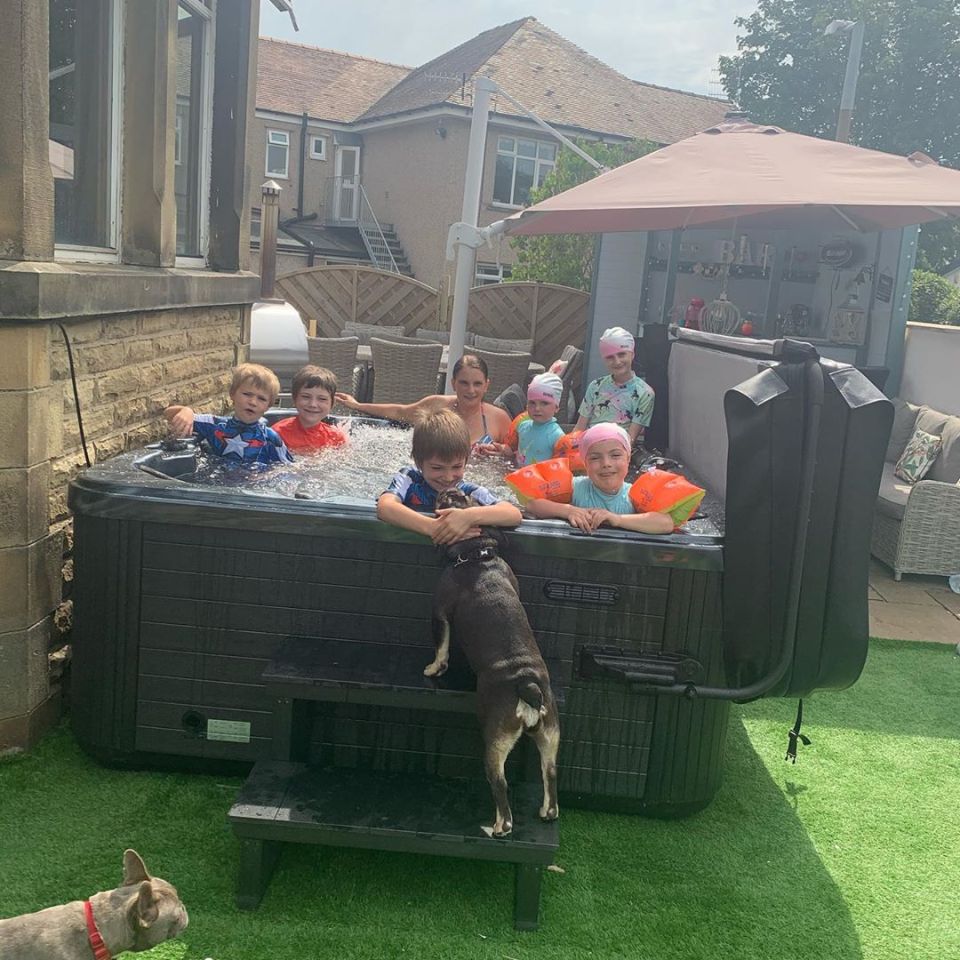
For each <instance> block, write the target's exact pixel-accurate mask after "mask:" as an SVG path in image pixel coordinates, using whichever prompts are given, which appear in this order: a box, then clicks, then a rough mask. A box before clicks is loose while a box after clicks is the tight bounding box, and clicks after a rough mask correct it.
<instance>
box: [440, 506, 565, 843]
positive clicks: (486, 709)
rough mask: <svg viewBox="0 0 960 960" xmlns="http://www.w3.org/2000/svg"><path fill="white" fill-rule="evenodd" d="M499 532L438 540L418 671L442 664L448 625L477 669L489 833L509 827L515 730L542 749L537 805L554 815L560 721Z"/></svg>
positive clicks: (501, 833)
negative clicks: (439, 567)
mask: <svg viewBox="0 0 960 960" xmlns="http://www.w3.org/2000/svg"><path fill="white" fill-rule="evenodd" d="M468 505H469V501H468V499H467V497H466V496H465V495H464V494H463V493H462V492H461V491H459V490H447V491H444V492H443V493H441V494H440V495H439V496H438V497H437V509H438V510H441V509H445V508H455V509H456V508H463V507H466V506H468ZM501 544H502V534H500V532H499V531H498V530H496V529H494V528H489V527H488V528H483V529H482V532H481V535H480V536H479V537H475V538H473V539H470V540H461V541H460V542H459V543H454V544H451V545H450V546H447V547H443V548H442V549H443V552H444V557H445V559H446V560H447V565H446V566H445V568H444V570H443V572H442V573H441V574H440V579H439V581H438V582H437V587H436V590H435V591H434V595H433V638H434V643H435V644H436V655H435V657H434V660H433V663H431V664H430V665H429V666H428V667H427V668H426V669H425V670H424V671H423V672H424V675H425V676H427V677H439V676H440V675H441V674H443V673H444V671H446V669H447V665H448V662H449V656H450V636H451V633H452V634H453V637H454V638H455V640H456V642H457V643H458V644H459V645H460V647H461V649H462V650H463V652H464V654H465V655H466V658H467V661H468V663H469V664H470V667H471V668H472V669H473V672H474V673H475V674H476V677H477V714H478V716H479V718H480V726H481V730H482V733H483V739H484V744H485V755H484V766H485V768H486V774H487V780H488V781H489V783H490V788H491V790H492V791H493V800H494V803H495V805H496V819H495V821H494V825H493V836H495V837H505V836H506V835H507V834H509V833H510V832H511V830H512V829H513V815H512V813H511V811H510V802H509V799H508V796H507V780H506V777H505V775H504V764H505V762H506V759H507V757H508V756H509V754H510V751H511V750H512V749H513V748H514V746H515V745H516V743H517V741H518V740H519V739H520V736H521V734H524V733H526V734H527V735H529V736H530V737H532V738H533V741H534V743H536V745H537V749H538V750H539V752H540V769H541V773H542V776H543V805H542V806H541V807H540V817H541V818H542V819H544V820H556V819H557V817H558V816H559V808H558V806H557V749H558V747H559V745H560V723H559V720H558V717H557V707H556V703H555V702H554V699H553V691H552V690H551V689H550V675H549V673H548V672H547V667H546V664H545V663H544V662H543V657H542V656H541V655H540V649H539V648H538V647H537V641H536V638H535V637H534V635H533V631H532V630H531V629H530V622H529V620H527V614H526V611H525V610H524V609H523V605H522V604H521V603H520V594H519V590H518V587H517V578H516V577H515V576H514V574H513V571H512V570H511V569H510V567H509V566H508V565H507V563H506V561H505V560H503V559H502V558H501V557H500V555H499V548H500V546H501Z"/></svg>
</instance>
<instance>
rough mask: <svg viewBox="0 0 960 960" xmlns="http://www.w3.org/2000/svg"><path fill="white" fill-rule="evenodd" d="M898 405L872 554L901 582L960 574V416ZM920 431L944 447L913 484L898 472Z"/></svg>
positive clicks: (882, 486) (882, 479)
mask: <svg viewBox="0 0 960 960" xmlns="http://www.w3.org/2000/svg"><path fill="white" fill-rule="evenodd" d="M893 402H894V406H895V408H896V413H895V415H894V421H893V429H892V431H891V433H890V443H889V446H888V447H887V455H886V462H885V463H884V465H883V474H882V477H881V479H880V492H879V496H878V498H877V509H876V511H875V512H874V517H873V537H872V541H871V546H870V549H871V552H872V553H873V555H874V556H875V557H876V558H877V559H878V560H882V561H883V562H884V563H885V564H887V566H889V567H890V568H891V569H892V570H893V576H894V579H895V580H899V579H900V578H901V576H902V575H903V574H904V573H926V574H935V575H940V576H949V575H951V574H954V573H960V486H958V485H957V484H958V481H960V417H954V416H949V415H948V414H945V413H940V412H939V411H937V410H933V409H931V408H930V407H924V406H916V405H914V404H912V403H907V402H906V401H905V400H899V399H898V400H894V401H893ZM915 427H918V428H919V429H921V430H924V431H925V432H927V433H932V434H934V435H936V436H938V437H940V439H941V441H942V444H943V445H942V447H941V449H940V454H939V455H938V457H937V459H936V460H935V461H934V463H933V466H932V467H931V468H930V470H929V472H928V473H927V475H926V476H925V477H924V478H923V479H922V480H920V481H918V482H917V483H915V484H912V485H911V484H908V483H904V482H903V481H902V480H900V479H899V478H898V477H897V476H896V475H895V474H894V472H893V471H894V467H895V466H896V463H897V460H898V459H899V458H900V454H901V453H903V450H904V447H906V445H907V442H908V441H909V440H910V437H911V436H912V434H913V431H914V428H915Z"/></svg>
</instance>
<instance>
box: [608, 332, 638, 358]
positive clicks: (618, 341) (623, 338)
mask: <svg viewBox="0 0 960 960" xmlns="http://www.w3.org/2000/svg"><path fill="white" fill-rule="evenodd" d="M634 349H635V344H634V340H633V334H632V333H630V332H629V331H628V330H624V329H623V327H610V328H609V329H607V330H604V331H603V333H602V334H600V356H601V357H603V358H604V359H606V358H607V357H612V356H613V355H614V354H615V353H619V352H620V351H621V350H629V351H630V352H631V353H632V352H633V351H634Z"/></svg>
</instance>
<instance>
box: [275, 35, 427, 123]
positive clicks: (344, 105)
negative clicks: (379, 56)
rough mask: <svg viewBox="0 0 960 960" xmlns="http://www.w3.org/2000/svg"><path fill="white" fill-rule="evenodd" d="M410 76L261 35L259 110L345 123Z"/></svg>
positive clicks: (398, 69) (396, 69)
mask: <svg viewBox="0 0 960 960" xmlns="http://www.w3.org/2000/svg"><path fill="white" fill-rule="evenodd" d="M409 72H410V67H402V66H399V65H398V64H395V63H384V62H383V61H382V60H370V59H368V58H367V57H357V56H353V55H352V54H349V53H338V52H337V51H336V50H323V49H321V48H320V47H308V46H306V45H304V44H301V43H290V42H288V41H286V40H274V39H272V38H270V37H261V38H260V43H259V47H258V54H257V107H258V108H260V109H262V110H275V111H276V112H278V113H292V114H295V115H297V116H299V115H300V114H301V113H303V112H304V110H306V112H307V113H308V114H309V115H310V116H311V117H313V118H315V119H318V120H332V121H337V122H341V123H349V122H350V121H351V120H353V119H354V118H356V117H357V116H358V115H359V114H361V113H363V112H364V111H365V110H366V109H367V107H369V106H370V104H372V103H374V102H376V100H377V99H378V98H380V97H381V96H383V94H384V93H386V92H387V91H388V90H389V89H390V88H391V87H393V86H394V85H395V84H396V83H397V82H398V81H400V80H402V79H403V78H404V77H405V76H406V75H407V74H408V73H409Z"/></svg>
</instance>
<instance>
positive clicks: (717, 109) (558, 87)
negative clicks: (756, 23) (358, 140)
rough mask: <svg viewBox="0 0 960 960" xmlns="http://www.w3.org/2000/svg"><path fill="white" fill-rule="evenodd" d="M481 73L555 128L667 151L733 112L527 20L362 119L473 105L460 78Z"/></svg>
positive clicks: (478, 42) (405, 84)
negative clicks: (618, 66) (651, 80)
mask: <svg viewBox="0 0 960 960" xmlns="http://www.w3.org/2000/svg"><path fill="white" fill-rule="evenodd" d="M478 72H482V73H483V74H485V75H486V76H488V77H490V79H491V80H493V81H495V82H496V83H498V84H499V85H500V86H502V87H503V88H504V89H505V90H507V91H508V92H509V93H510V94H511V95H512V96H514V97H516V98H517V99H518V100H520V101H521V102H522V103H523V104H524V105H525V106H527V107H529V108H530V109H531V110H533V111H534V113H536V114H538V115H539V116H540V117H542V118H543V119H544V120H546V121H548V122H550V123H555V124H558V125H562V126H568V127H576V128H580V129H583V130H588V131H594V132H596V133H608V134H619V135H621V136H628V137H636V138H641V139H643V138H645V139H649V140H654V141H656V142H657V143H663V144H666V143H673V142H675V141H676V140H682V139H683V138H684V137H688V136H691V135H692V134H694V133H697V132H699V131H700V130H703V129H705V128H706V127H709V126H712V125H713V124H715V123H717V122H718V121H719V120H721V119H722V118H723V115H724V113H725V112H726V111H727V110H728V109H729V104H728V103H727V102H725V101H722V100H717V99H714V98H712V97H705V96H701V95H699V94H692V93H685V92H683V91H680V90H670V89H668V88H665V87H657V86H653V85H651V84H645V83H638V82H637V81H635V80H631V79H630V78H629V77H625V76H624V75H623V74H622V73H618V72H617V71H616V70H614V69H613V68H612V67H609V66H607V65H606V64H605V63H602V62H601V61H600V60H598V59H597V58H596V57H593V56H591V55H590V54H589V53H587V52H586V51H584V50H581V49H580V47H578V46H576V44H573V43H571V42H570V41H569V40H567V39H565V38H564V37H561V36H560V35H559V34H558V33H555V32H554V31H553V30H550V29H549V28H548V27H545V26H544V25H543V24H542V23H540V22H539V21H538V20H536V19H535V18H533V17H526V18H524V19H523V20H517V21H514V22H513V23H508V24H505V25H503V26H501V27H495V28H494V29H492V30H487V31H486V32H484V33H481V34H479V35H478V36H476V37H474V38H473V39H472V40H468V41H467V42H466V43H463V44H461V45H460V46H459V47H456V48H454V49H453V50H450V51H448V52H447V53H445V54H443V55H442V56H440V57H437V58H436V59H435V60H432V61H430V63H427V64H425V65H424V66H422V67H419V68H418V69H416V70H414V71H412V72H410V73H409V74H408V75H407V76H406V77H405V78H404V79H403V80H401V81H400V82H398V83H397V84H396V86H394V87H393V88H392V89H391V90H389V91H388V92H386V93H385V94H384V95H383V96H382V97H381V98H380V99H379V100H378V101H377V102H376V103H374V104H372V105H371V106H370V107H369V108H368V109H367V110H366V112H365V113H363V114H362V115H361V116H359V117H358V118H357V119H362V120H367V119H372V118H374V117H383V116H389V115H391V114H397V113H404V112H409V111H411V110H417V109H422V108H424V107H428V106H431V105H436V104H440V103H444V102H446V103H459V104H464V103H466V104H469V102H470V90H471V87H470V84H469V83H468V84H467V86H466V90H465V98H464V95H463V91H462V86H461V80H460V79H459V78H460V77H462V76H463V75H464V74H465V75H466V76H467V77H468V78H469V77H471V76H473V75H474V74H476V73H478ZM445 77H446V78H450V79H443V78H445ZM493 109H494V110H495V111H496V112H497V113H500V114H509V115H519V114H520V111H518V110H517V109H515V108H514V107H513V106H512V105H511V104H510V103H508V102H507V101H505V100H504V99H503V98H496V97H495V98H494V102H493Z"/></svg>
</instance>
